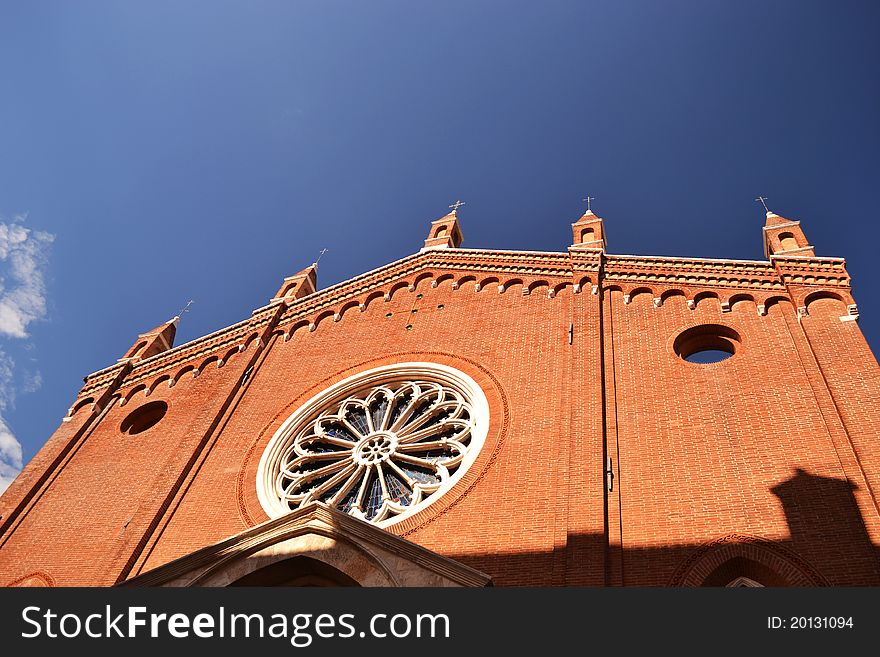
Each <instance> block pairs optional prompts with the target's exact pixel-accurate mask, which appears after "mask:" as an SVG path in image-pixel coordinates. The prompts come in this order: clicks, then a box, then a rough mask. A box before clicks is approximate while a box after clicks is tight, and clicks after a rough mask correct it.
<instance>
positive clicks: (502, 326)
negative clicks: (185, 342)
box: [0, 272, 880, 585]
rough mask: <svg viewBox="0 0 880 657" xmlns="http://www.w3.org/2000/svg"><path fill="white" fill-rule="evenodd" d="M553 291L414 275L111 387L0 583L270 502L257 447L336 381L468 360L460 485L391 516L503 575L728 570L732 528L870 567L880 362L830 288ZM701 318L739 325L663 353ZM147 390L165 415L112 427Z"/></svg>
mask: <svg viewBox="0 0 880 657" xmlns="http://www.w3.org/2000/svg"><path fill="white" fill-rule="evenodd" d="M438 273H439V272H438ZM461 278H462V276H461V275H459V276H458V279H459V280H461ZM558 282H559V281H556V283H558ZM548 290H549V288H548V287H547V286H539V287H538V288H537V289H535V290H534V291H533V292H532V293H531V294H530V295H528V296H524V295H523V294H522V286H521V285H518V284H516V285H513V286H512V287H510V288H509V289H507V290H506V291H505V293H504V294H499V293H498V289H497V283H495V282H493V283H491V284H487V285H486V286H485V287H484V288H483V289H482V290H480V291H476V290H475V285H474V281H473V280H469V281H468V282H464V283H462V285H461V287H460V288H459V289H453V285H452V283H451V281H450V280H446V281H444V282H442V283H441V284H440V285H439V286H438V287H436V288H432V287H431V286H430V281H429V280H423V281H422V282H421V283H420V284H419V285H418V287H417V289H416V290H415V291H410V290H407V289H406V288H401V289H398V290H396V291H395V292H394V294H393V296H392V298H391V300H390V301H388V302H385V301H383V300H382V298H381V297H379V298H375V299H372V300H371V301H370V302H369V304H368V305H367V308H366V310H365V311H364V312H360V311H359V310H358V308H357V307H356V306H354V307H351V308H348V309H347V310H346V311H345V312H344V313H343V314H342V316H341V318H340V319H339V321H333V318H332V317H330V316H327V317H325V318H324V319H322V320H320V321H319V322H318V324H317V327H316V328H315V330H314V331H309V330H308V328H307V327H306V326H303V327H302V328H300V329H298V330H297V331H296V332H295V333H294V334H293V335H292V337H291V338H290V339H289V340H287V341H285V340H283V338H282V335H281V332H280V331H279V332H276V334H275V335H273V336H272V337H271V338H270V339H269V342H268V345H267V346H266V347H265V348H264V349H263V350H262V351H259V349H258V348H257V346H256V345H254V344H251V345H250V346H249V347H248V349H247V350H245V351H243V352H242V353H240V354H238V355H235V356H234V357H232V358H231V360H229V362H228V363H227V364H225V365H224V367H222V368H217V367H216V363H214V364H212V365H210V366H209V367H208V368H207V369H206V370H205V372H204V373H203V374H201V376H200V377H199V378H197V379H192V377H191V376H190V375H189V374H188V375H186V376H184V378H183V379H181V381H180V382H178V383H177V384H176V385H175V387H173V388H170V389H169V388H168V387H167V384H165V383H162V384H160V385H159V386H158V388H157V389H156V391H155V392H153V393H152V394H151V395H150V396H149V397H147V398H144V396H143V393H142V392H140V393H137V395H135V397H134V398H133V399H132V400H131V401H129V402H128V403H127V404H126V405H125V406H123V407H120V406H119V405H118V403H114V405H113V406H112V407H111V408H110V409H109V410H107V411H106V413H105V414H104V415H102V416H101V417H100V419H99V421H98V422H97V423H96V424H94V426H93V427H92V428H91V429H89V430H88V431H87V432H86V433H85V434H84V435H83V436H81V437H80V438H78V439H75V438H76V437H77V435H78V434H77V429H78V427H79V425H80V424H82V423H83V422H84V420H83V419H82V418H83V417H84V416H85V413H84V412H83V411H80V413H83V415H80V413H78V414H77V415H75V416H74V418H73V420H72V421H71V422H68V423H65V424H63V425H62V427H61V428H60V429H59V431H58V432H57V433H56V435H55V437H53V439H52V440H51V441H50V442H49V443H48V444H47V447H46V448H45V449H44V450H43V451H42V452H41V453H40V454H39V455H38V456H37V457H36V458H35V459H34V461H33V462H32V463H31V464H29V466H28V467H27V468H26V470H25V473H24V474H23V475H22V477H21V478H20V479H19V481H18V482H16V484H15V485H14V486H13V487H12V488H11V489H10V491H9V492H8V494H7V495H5V496H4V497H3V498H2V501H0V513H3V515H4V517H3V519H2V520H0V523H5V525H2V527H3V529H2V530H0V531H2V533H0V584H9V583H12V582H15V581H17V580H22V579H23V578H27V577H30V576H34V573H45V575H48V576H49V577H51V579H52V581H54V582H55V583H57V584H60V585H74V584H112V583H114V582H116V581H117V580H118V579H120V578H124V577H128V576H132V575H136V574H138V573H141V572H144V571H146V570H150V569H152V568H155V567H157V566H160V565H162V564H164V563H167V562H168V561H171V560H173V559H175V558H178V557H180V556H183V555H185V554H188V553H190V552H192V551H194V550H196V549H198V548H201V547H204V546H206V545H209V544H211V543H214V542H216V541H219V540H221V539H223V538H226V537H228V536H230V535H232V534H235V533H237V532H240V531H241V530H243V529H245V528H246V527H248V526H252V525H254V524H258V523H260V522H262V521H264V520H265V519H266V516H265V514H264V512H263V511H262V509H261V507H260V505H259V502H258V500H257V497H256V491H255V478H256V468H257V463H258V461H259V458H260V456H261V454H262V451H263V449H264V448H265V446H266V444H267V443H268V441H269V439H270V438H271V437H272V435H273V434H274V432H275V431H276V430H277V429H278V427H279V426H280V424H281V423H282V422H283V421H284V420H285V419H286V418H287V417H288V416H289V415H290V414H291V413H293V411H294V410H296V408H297V407H298V406H299V405H300V404H301V403H303V402H304V401H305V400H307V399H309V398H310V397H312V396H313V395H314V394H316V393H318V392H320V391H321V390H323V389H324V388H326V387H327V386H329V385H331V384H332V383H335V382H337V381H339V380H341V379H343V378H345V377H347V376H350V375H352V374H355V373H357V372H359V371H364V370H367V369H371V368H373V367H377V366H379V365H384V364H389V363H395V362H406V361H413V360H431V361H435V362H439V363H443V364H447V365H450V366H452V367H455V368H457V369H459V370H461V371H463V372H465V373H466V374H469V375H470V376H472V377H473V378H474V379H475V380H476V381H477V382H478V383H479V384H480V385H481V387H482V388H483V389H484V391H485V392H486V396H487V398H488V400H489V404H490V416H491V423H490V430H489V435H488V437H487V440H486V444H485V446H484V448H483V450H482V452H481V453H480V456H479V457H478V459H477V461H476V462H475V463H474V464H473V465H472V466H471V468H470V470H469V471H468V473H467V475H466V476H465V477H464V478H463V479H462V480H461V481H460V482H459V483H458V484H457V485H456V487H455V488H454V489H453V490H451V491H449V492H448V493H447V494H445V495H444V496H443V497H442V498H441V499H439V500H437V501H436V502H434V503H433V504H432V505H431V506H429V507H428V508H426V509H425V510H423V511H422V512H420V513H419V514H417V515H416V516H413V517H411V518H408V519H406V520H404V521H402V522H400V523H399V524H397V525H393V526H391V527H390V528H389V529H390V531H393V532H395V533H399V534H401V535H403V536H405V537H406V538H407V539H409V540H412V541H414V542H416V543H419V544H421V545H423V546H425V547H427V548H429V549H431V550H435V551H437V552H439V553H440V554H443V555H446V556H449V557H452V558H454V559H458V560H461V561H463V562H464V563H467V564H469V565H471V566H473V567H476V568H478V569H480V570H483V571H484V572H486V573H489V574H490V575H492V577H493V579H494V582H495V583H496V585H603V584H610V585H620V584H625V585H666V584H669V583H689V582H692V581H695V580H696V579H699V578H697V575H695V573H700V575H699V577H701V578H705V577H706V576H708V575H709V574H711V572H714V571H713V570H712V569H713V568H721V569H722V570H720V571H718V573H721V574H717V573H716V578H717V577H722V576H726V575H725V572H726V571H724V570H723V568H725V567H727V568H729V566H724V565H723V563H722V561H721V560H720V556H718V555H722V554H724V555H727V554H728V553H730V554H733V553H734V552H735V549H734V547H735V546H737V545H740V544H742V545H743V546H746V547H747V549H746V547H743V548H742V550H743V551H744V552H743V554H746V552H748V554H751V555H752V556H754V559H756V560H758V561H760V560H761V559H763V560H764V561H763V562H762V563H763V564H764V565H755V566H754V568H755V569H756V571H755V572H759V571H760V570H761V568H764V567H765V566H766V567H767V568H771V569H773V568H774V566H773V564H775V565H776V567H775V572H777V573H778V574H779V576H780V578H781V579H782V580H785V581H787V582H789V583H793V582H799V581H801V579H798V578H799V577H800V578H802V579H803V581H809V582H812V583H818V582H825V583H833V584H875V585H876V584H880V575H878V572H877V556H876V554H877V553H876V550H877V547H876V546H877V545H878V541H880V514H878V511H877V507H876V504H875V501H874V497H873V496H872V488H871V486H869V482H872V483H873V490H876V489H877V486H880V453H878V450H877V447H876V438H875V437H876V435H877V429H878V422H880V412H878V408H880V406H878V403H877V402H878V399H877V394H878V389H880V385H878V383H880V382H878V374H877V365H876V361H875V360H873V356H872V355H871V353H870V350H869V349H868V348H867V345H866V344H865V342H864V339H863V338H862V336H861V333H860V331H859V329H858V326H857V324H856V323H855V322H840V321H839V316H840V315H842V314H845V307H844V306H842V304H841V303H840V302H837V301H831V300H827V299H825V300H818V301H815V302H813V303H811V304H810V315H809V317H805V318H803V319H802V321H801V322H799V321H798V317H797V315H796V313H795V308H794V305H793V304H791V303H788V302H780V303H776V304H774V305H771V306H770V308H769V312H768V313H767V315H765V316H759V315H758V312H757V310H756V306H755V303H754V302H752V301H740V302H737V303H735V304H733V307H732V309H731V311H730V312H722V308H721V305H720V303H719V301H718V300H717V299H715V298H704V299H702V300H700V301H699V302H698V303H697V304H696V308H695V309H693V310H691V309H690V308H688V306H687V305H686V303H685V298H684V297H683V296H671V297H669V298H667V299H666V300H665V301H664V303H663V304H662V306H660V307H656V306H655V304H654V303H653V302H652V297H653V294H647V293H645V294H637V295H635V296H634V297H633V298H632V302H631V303H629V304H624V302H623V293H622V292H621V291H620V290H616V289H610V288H609V289H605V290H603V291H602V292H601V293H600V294H597V295H593V294H591V293H590V286H589V285H586V286H585V288H584V290H583V291H582V292H580V293H579V294H574V293H573V290H572V287H571V286H570V285H569V286H568V287H565V288H564V289H561V290H560V291H559V293H558V294H557V295H556V297H555V298H549V295H548ZM719 292H722V293H723V290H719ZM418 295H422V296H421V298H419V297H418ZM440 305H442V306H443V308H438V306H440ZM832 306H833V307H832ZM841 308H844V309H843V310H841ZM414 310H415V311H416V312H413V311H414ZM389 313H391V316H390V317H388V316H387V315H388V314H389ZM703 323H718V324H724V325H727V326H730V327H732V328H734V329H735V330H736V331H737V332H738V333H739V334H740V335H741V336H742V342H741V344H740V346H739V348H738V350H737V353H736V354H735V355H734V356H733V357H732V358H730V359H729V360H726V361H724V362H721V363H718V364H712V365H697V364H692V363H687V362H684V361H683V360H681V359H680V358H678V357H677V356H676V355H675V354H674V353H673V352H672V340H673V339H674V338H675V336H676V335H678V334H679V333H680V332H681V331H683V330H685V329H686V328H689V327H692V326H697V325H700V324H703ZM409 324H411V325H412V329H411V330H407V329H406V328H405V327H406V326H407V325H409ZM570 324H571V325H572V326H573V333H572V343H571V344H569V336H568V331H569V325H570ZM287 328H289V327H284V329H285V330H286V329H287ZM814 354H815V355H814ZM252 364H253V365H254V369H253V370H252V372H251V374H250V376H249V378H248V380H247V382H246V383H245V384H244V385H243V386H241V387H239V382H240V380H241V378H242V375H243V373H244V371H245V369H246V368H247V367H248V366H250V365H252ZM154 399H164V400H167V401H168V403H169V411H168V414H167V416H166V418H165V419H163V420H162V421H161V422H160V423H159V424H158V425H156V427H154V428H153V429H150V430H148V431H146V432H144V433H143V434H139V435H137V436H124V435H122V434H121V433H120V432H119V426H120V423H121V422H122V420H123V419H124V418H125V417H126V415H127V414H128V413H129V412H130V411H131V410H132V409H134V408H136V407H137V406H138V405H139V404H141V403H144V402H146V401H152V400H154ZM74 439H75V440H74ZM71 440H73V442H71ZM65 449H66V450H67V453H66V454H67V456H66V460H64V459H61V456H59V455H62V453H63V452H64V450H65ZM606 452H607V453H606ZM606 457H611V460H612V464H613V471H614V480H613V490H611V491H608V490H607V486H606V478H605V475H604V467H605V459H606ZM59 459H60V460H61V461H64V462H63V467H59V466H60V465H61V463H60V462H59ZM53 464H54V465H53ZM46 472H50V475H51V476H49V477H48V479H47V480H46V481H45V482H44V483H43V485H42V487H41V488H39V487H38V488H34V485H35V484H37V483H39V480H40V477H41V476H43V474H44V473H46ZM27 495H30V497H31V501H30V502H29V503H27V504H25V503H22V504H19V500H21V499H23V498H24V497H25V496H27ZM719 539H720V542H719ZM717 545H724V546H726V547H724V548H723V550H727V551H726V552H723V551H721V548H717ZM731 545H734V547H730V546H731ZM736 549H739V548H736ZM731 550H733V551H731ZM737 554H738V553H737ZM725 558H726V557H725ZM767 564H770V565H767ZM40 577H43V575H40ZM811 578H812V579H811Z"/></svg>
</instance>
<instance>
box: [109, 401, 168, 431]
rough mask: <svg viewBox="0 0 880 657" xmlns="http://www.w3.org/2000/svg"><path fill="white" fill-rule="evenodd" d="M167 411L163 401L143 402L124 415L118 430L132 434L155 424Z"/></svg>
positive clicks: (166, 405)
mask: <svg viewBox="0 0 880 657" xmlns="http://www.w3.org/2000/svg"><path fill="white" fill-rule="evenodd" d="M167 412H168V404H166V403H165V402H163V401H154V402H150V403H149V404H144V405H143V406H140V407H138V408H136V409H134V410H133V411H132V412H131V413H129V414H128V415H127V416H125V419H124V420H123V421H122V424H121V425H120V427H119V430H120V431H122V433H127V434H129V435H130V436H133V435H135V434H138V433H141V432H142V431H146V430H147V429H151V428H152V427H154V426H156V425H157V424H158V423H159V420H161V419H162V418H163V417H165V413H167Z"/></svg>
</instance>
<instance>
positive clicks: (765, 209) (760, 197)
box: [755, 196, 770, 212]
mask: <svg viewBox="0 0 880 657" xmlns="http://www.w3.org/2000/svg"><path fill="white" fill-rule="evenodd" d="M755 200H756V201H760V202H761V205H763V206H764V212H770V210H768V209H767V201H768V200H769V199H768V198H767V197H766V196H759V197H758V198H756V199H755Z"/></svg>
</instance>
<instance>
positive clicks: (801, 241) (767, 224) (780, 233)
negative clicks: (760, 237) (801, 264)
mask: <svg viewBox="0 0 880 657" xmlns="http://www.w3.org/2000/svg"><path fill="white" fill-rule="evenodd" d="M758 198H759V199H760V198H762V197H758ZM764 200H766V199H764ZM765 207H766V205H765ZM764 255H765V256H766V257H767V258H770V257H771V256H800V257H804V258H815V257H816V254H815V252H814V251H813V247H812V245H811V244H810V243H809V242H808V241H807V237H806V236H805V235H804V231H803V230H802V229H801V222H800V221H792V220H791V219H786V218H785V217H781V216H779V215H778V214H776V213H775V212H773V211H771V210H767V218H766V220H765V221H764Z"/></svg>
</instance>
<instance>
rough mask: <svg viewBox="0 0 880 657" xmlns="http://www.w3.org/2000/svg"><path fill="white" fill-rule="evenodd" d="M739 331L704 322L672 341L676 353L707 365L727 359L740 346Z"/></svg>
mask: <svg viewBox="0 0 880 657" xmlns="http://www.w3.org/2000/svg"><path fill="white" fill-rule="evenodd" d="M739 344H740V337H739V333H737V332H736V331H734V330H733V329H732V328H730V327H728V326H723V325H721V324H703V325H702V326H695V327H693V328H689V329H687V330H686V331H683V332H682V333H681V334H680V335H679V336H678V337H677V338H675V341H674V342H673V343H672V349H673V351H675V354H676V355H677V356H678V357H679V358H682V359H683V360H686V361H688V362H689V363H697V364H700V365H707V364H709V363H718V362H721V361H722V360H726V359H728V358H730V357H731V356H733V354H735V353H736V350H737V349H738V348H739Z"/></svg>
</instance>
